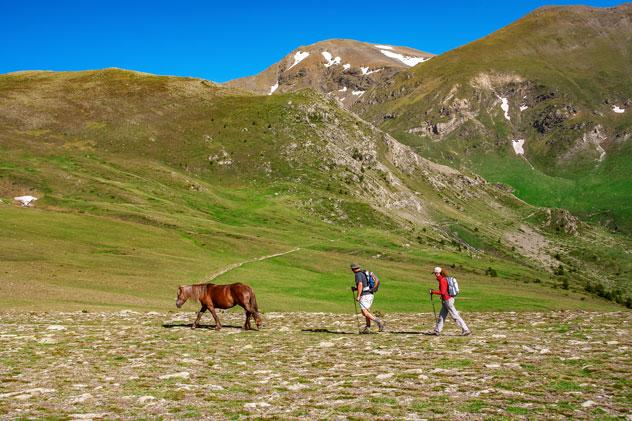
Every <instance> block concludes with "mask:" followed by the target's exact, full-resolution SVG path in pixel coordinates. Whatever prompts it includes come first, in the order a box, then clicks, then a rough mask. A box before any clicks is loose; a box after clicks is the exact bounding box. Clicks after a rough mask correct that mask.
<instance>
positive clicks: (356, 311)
mask: <svg viewBox="0 0 632 421" xmlns="http://www.w3.org/2000/svg"><path fill="white" fill-rule="evenodd" d="M351 296H352V297H353V307H354V308H355V316H356V325H358V332H359V331H360V319H358V302H357V301H356V295H355V294H354V290H353V287H351Z"/></svg>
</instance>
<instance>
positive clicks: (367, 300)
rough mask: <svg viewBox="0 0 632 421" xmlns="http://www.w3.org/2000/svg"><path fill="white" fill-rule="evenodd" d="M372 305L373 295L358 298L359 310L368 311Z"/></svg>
mask: <svg viewBox="0 0 632 421" xmlns="http://www.w3.org/2000/svg"><path fill="white" fill-rule="evenodd" d="M372 304H373V294H366V295H362V296H360V308H363V309H365V310H368V309H370V308H371V305H372Z"/></svg>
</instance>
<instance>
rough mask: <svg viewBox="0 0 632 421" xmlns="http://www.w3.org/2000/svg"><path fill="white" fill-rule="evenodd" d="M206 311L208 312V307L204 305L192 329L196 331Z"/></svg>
mask: <svg viewBox="0 0 632 421" xmlns="http://www.w3.org/2000/svg"><path fill="white" fill-rule="evenodd" d="M205 311H206V306H205V305H204V304H202V308H201V309H200V311H198V314H197V317H196V318H195V321H194V322H193V324H192V325H191V329H195V328H196V327H197V326H198V323H200V319H201V318H202V314H203V313H204V312H205Z"/></svg>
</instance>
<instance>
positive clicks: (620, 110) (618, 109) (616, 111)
mask: <svg viewBox="0 0 632 421" xmlns="http://www.w3.org/2000/svg"><path fill="white" fill-rule="evenodd" d="M612 111H614V112H615V113H617V114H623V113H624V112H625V108H619V106H618V105H615V106H614V107H612Z"/></svg>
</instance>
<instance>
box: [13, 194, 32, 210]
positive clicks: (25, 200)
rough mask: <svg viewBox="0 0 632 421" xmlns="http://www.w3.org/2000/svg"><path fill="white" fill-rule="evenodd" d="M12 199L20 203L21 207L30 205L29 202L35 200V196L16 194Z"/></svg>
mask: <svg viewBox="0 0 632 421" xmlns="http://www.w3.org/2000/svg"><path fill="white" fill-rule="evenodd" d="M13 200H17V201H18V202H20V203H21V204H22V206H23V207H27V206H31V202H34V201H35V200H37V197H34V196H18V197H14V198H13Z"/></svg>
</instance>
